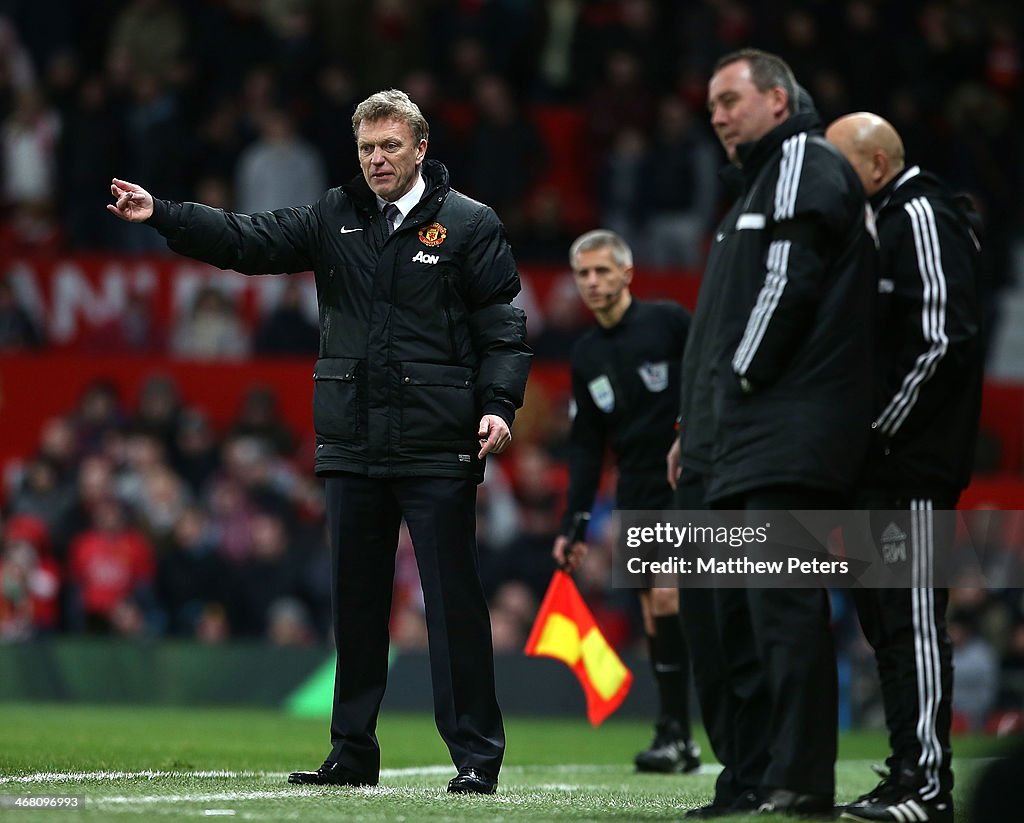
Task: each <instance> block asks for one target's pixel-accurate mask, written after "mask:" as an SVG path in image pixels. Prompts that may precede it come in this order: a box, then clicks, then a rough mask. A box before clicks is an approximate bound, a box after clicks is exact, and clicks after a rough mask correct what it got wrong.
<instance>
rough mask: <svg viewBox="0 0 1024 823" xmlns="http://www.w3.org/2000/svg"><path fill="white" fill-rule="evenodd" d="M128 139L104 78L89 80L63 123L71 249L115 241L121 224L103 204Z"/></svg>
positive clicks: (63, 190) (64, 200) (62, 178)
mask: <svg viewBox="0 0 1024 823" xmlns="http://www.w3.org/2000/svg"><path fill="white" fill-rule="evenodd" d="M112 124H117V127H115V128H112ZM124 143H125V135H124V127H123V115H122V113H121V112H120V111H118V110H116V109H115V108H114V106H113V105H112V104H111V101H110V93H109V88H108V86H107V84H106V81H105V80H104V78H103V77H101V76H99V75H91V76H89V77H87V78H85V79H84V80H83V81H82V82H81V84H80V85H79V86H78V89H77V94H76V99H75V101H74V103H73V104H72V105H71V106H70V108H69V110H68V111H67V113H66V118H65V121H64V123H63V124H62V126H61V130H60V147H59V151H58V173H59V183H60V198H59V205H60V208H61V211H62V213H63V218H64V230H65V239H66V241H67V244H68V245H69V246H70V247H71V248H74V249H109V248H112V247H114V246H115V245H116V243H117V240H116V238H117V235H118V234H119V233H120V231H121V227H120V224H119V223H118V221H116V220H110V216H109V215H108V214H107V213H106V210H105V209H104V208H103V206H104V204H105V203H106V202H107V199H108V197H107V192H108V187H109V185H110V179H111V178H112V177H113V175H114V167H115V165H116V164H117V163H118V162H119V161H120V159H121V158H122V157H124V156H125V151H126V149H125V145H124Z"/></svg>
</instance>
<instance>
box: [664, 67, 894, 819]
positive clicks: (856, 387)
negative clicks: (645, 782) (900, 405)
mask: <svg viewBox="0 0 1024 823" xmlns="http://www.w3.org/2000/svg"><path fill="white" fill-rule="evenodd" d="M797 100H798V86H797V84H796V81H795V79H794V78H793V74H792V72H791V71H790V69H789V67H788V66H787V65H786V64H785V62H784V61H782V60H781V59H779V58H778V57H776V56H774V55H771V54H767V53H765V52H761V51H758V50H754V49H745V50H743V51H739V52H734V53H732V54H729V55H727V56H725V57H723V58H722V59H721V60H720V61H719V63H718V65H717V66H716V68H715V72H714V74H713V76H712V78H711V81H710V83H709V87H708V106H709V109H710V112H711V124H712V126H713V127H714V129H715V132H716V133H717V134H718V137H719V140H720V141H721V143H722V145H723V147H724V148H725V151H726V154H727V155H728V157H729V160H730V161H732V163H733V164H734V165H735V166H737V167H738V170H739V173H738V174H737V175H736V176H737V178H738V182H739V183H740V187H741V194H740V197H739V198H738V199H737V201H736V203H735V204H734V205H733V207H732V209H731V210H730V211H729V213H728V214H727V215H726V216H725V218H724V219H723V220H722V222H721V223H720V225H719V227H718V230H717V233H716V235H715V238H714V242H713V244H712V247H711V252H710V255H709V257H708V262H707V266H706V269H705V274H704V280H703V283H702V286H701V292H700V295H699V298H698V302H697V309H696V312H695V315H694V321H693V327H692V329H691V333H690V343H689V344H688V346H687V351H686V355H685V357H684V363H683V400H684V402H683V409H682V415H681V426H682V448H681V461H682V467H683V475H684V477H685V475H686V473H687V472H693V473H696V474H699V475H701V476H702V477H703V480H704V482H705V484H706V489H705V493H706V500H707V502H708V503H709V504H710V505H712V506H714V507H716V508H720V509H736V510H747V511H756V510H771V509H786V510H799V509H842V508H845V507H846V506H847V500H848V495H850V494H851V493H852V492H853V490H854V485H855V481H856V477H857V472H858V469H859V466H860V461H861V458H862V455H863V451H864V447H865V441H866V438H867V423H868V420H869V419H870V411H871V409H870V396H871V364H870V353H871V348H870V344H871V340H870V331H871V323H872V305H873V304H872V300H873V293H874V290H875V286H874V279H873V278H874V265H875V263H874V255H875V248H874V244H873V242H872V239H871V237H870V235H869V232H868V228H867V226H866V220H865V201H864V192H863V190H862V189H861V186H860V185H859V182H858V180H857V177H856V175H855V174H853V173H852V169H850V167H849V164H847V163H846V162H845V160H844V158H843V157H842V155H841V154H839V152H838V151H836V150H835V148H834V147H833V146H831V145H830V144H829V143H827V142H826V141H825V140H824V139H823V137H822V136H821V135H820V127H819V122H818V118H817V116H816V114H814V113H813V112H804V111H801V110H800V109H799V108H798V105H797ZM686 594H687V593H686V592H684V593H683V598H684V600H685V598H686ZM687 616H688V613H687ZM709 620H710V625H708V626H706V627H704V629H705V633H706V634H707V635H713V634H714V633H715V632H717V633H718V635H719V636H720V638H721V642H722V644H723V646H724V648H725V649H726V650H727V651H726V657H727V658H729V659H727V660H725V661H723V663H722V665H721V667H720V669H719V673H718V674H719V676H720V677H722V678H723V684H722V690H723V691H727V692H728V693H729V694H730V695H731V696H732V697H733V698H735V700H736V701H737V702H738V704H739V705H740V707H741V709H742V707H743V703H744V701H745V700H746V696H747V695H750V694H752V693H753V692H754V691H755V686H756V680H757V679H759V678H762V677H763V678H766V682H767V685H766V688H767V693H768V703H769V708H768V712H767V718H766V720H765V722H766V723H767V730H766V734H767V741H768V743H767V763H766V764H764V767H763V771H762V772H761V774H760V779H759V785H758V786H757V787H756V792H757V794H756V800H748V799H746V798H745V796H741V797H729V796H723V797H719V796H716V798H715V801H714V802H713V803H712V804H711V805H710V806H709V807H706V808H705V809H701V810H694V813H695V816H700V817H713V816H719V815H723V814H727V813H729V808H730V803H733V804H735V803H740V804H741V806H740V808H736V809H735V810H736V811H739V810H741V808H748V809H749V808H750V807H751V806H753V807H754V808H756V809H759V810H761V811H764V812H780V813H783V814H791V815H816V814H821V815H831V813H832V802H833V796H834V790H835V776H834V763H835V756H836V743H837V741H836V737H837V733H836V724H837V717H836V715H837V685H836V671H835V656H834V650H833V645H832V637H831V633H830V630H829V604H828V598H827V594H826V592H825V590H824V589H820V588H801V589H781V588H764V589H754V588H751V589H747V590H746V591H745V592H744V593H741V595H740V596H739V597H738V598H736V597H734V598H732V599H731V601H730V611H729V613H728V614H727V613H725V612H724V611H718V610H716V611H714V612H712V613H711V615H710V618H709ZM751 638H752V640H751ZM733 644H735V646H736V648H737V649H743V650H744V653H746V650H747V649H748V647H749V646H751V645H752V647H753V651H754V654H753V655H747V657H748V658H749V657H753V661H750V660H749V659H747V660H744V661H743V664H742V665H741V664H740V663H739V662H738V661H737V660H736V659H733V655H734V652H733ZM694 661H695V677H696V678H697V679H698V681H699V680H700V679H701V677H702V675H701V673H700V672H699V671H696V669H698V668H699V667H700V665H701V655H700V654H699V653H698V654H695V656H694ZM750 662H753V663H754V665H752V666H751V665H747V664H748V663H750ZM758 664H759V665H758ZM699 691H700V693H701V694H702V695H703V694H704V689H700V688H699ZM702 711H704V712H705V714H706V713H707V708H706V707H702ZM756 742H757V741H753V740H752V741H746V740H718V741H717V742H716V741H715V740H714V739H713V740H712V743H713V745H714V746H715V751H716V753H717V752H718V751H719V750H720V749H722V750H723V751H730V750H731V751H734V752H742V751H743V749H744V748H745V747H746V746H747V745H754V744H755V743H756ZM725 765H726V766H727V767H730V766H731V765H734V764H729V763H726V764H725ZM755 777H756V775H755Z"/></svg>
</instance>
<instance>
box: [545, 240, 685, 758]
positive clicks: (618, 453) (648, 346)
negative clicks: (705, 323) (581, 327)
mask: <svg viewBox="0 0 1024 823" xmlns="http://www.w3.org/2000/svg"><path fill="white" fill-rule="evenodd" d="M569 263H570V265H571V266H572V269H573V274H574V275H575V277H576V286H577V287H578V288H579V291H580V296H581V297H582V298H583V302H584V303H585V304H586V306H587V308H588V309H590V310H591V311H592V312H593V313H594V317H595V319H596V320H597V325H596V326H595V327H594V328H593V329H591V330H590V331H588V332H587V333H586V334H584V335H583V336H582V337H581V338H580V339H579V340H578V341H577V343H576V345H575V346H574V347H573V350H572V393H573V403H574V407H575V414H574V416H573V421H572V434H571V438H570V442H571V451H570V455H569V496H568V501H567V505H566V509H565V518H564V519H563V522H562V530H561V534H560V536H559V537H558V538H557V539H556V540H555V545H554V547H553V549H552V555H553V556H554V558H555V560H556V561H557V562H558V563H559V564H562V565H564V566H565V567H566V568H567V569H568V570H570V571H571V570H572V569H573V568H575V566H576V565H577V563H578V562H579V560H580V559H581V558H582V556H583V554H584V553H585V552H586V550H587V545H586V543H585V542H582V541H580V542H576V543H573V544H571V545H570V538H569V536H570V534H571V531H572V522H573V519H574V517H575V516H576V514H578V513H580V512H589V511H590V509H591V507H592V506H593V505H594V497H595V495H596V494H597V489H598V486H599V485H600V482H601V466H602V464H603V462H604V454H605V449H606V447H607V446H609V445H610V446H611V451H612V453H613V454H614V456H615V460H616V465H617V468H618V472H619V479H618V486H617V488H616V493H615V503H616V506H617V507H618V508H619V509H639V510H662V509H670V508H672V489H671V487H670V486H669V484H668V483H667V482H666V481H665V470H664V462H663V461H664V456H665V449H666V448H667V447H668V445H669V444H670V443H671V442H672V440H673V439H674V438H675V419H676V413H677V401H676V398H677V397H678V396H679V368H680V363H681V361H682V358H683V349H684V347H685V346H686V334H687V331H688V330H689V327H690V313H689V312H688V311H686V309H684V308H683V307H682V306H680V305H677V304H676V303H667V302H657V303H648V302H642V301H639V300H634V299H633V296H632V294H631V293H630V290H629V286H630V283H631V282H632V280H633V252H632V250H631V249H630V247H629V246H628V245H627V244H626V242H625V240H623V239H622V238H621V237H620V236H619V235H617V234H616V233H615V232H612V231H607V230H604V229H597V230H595V231H590V232H587V233H586V234H584V235H581V236H580V237H578V238H576V240H575V241H574V242H573V244H572V246H571V248H570V249H569ZM640 605H641V610H642V612H643V621H644V633H645V634H646V635H647V646H648V649H649V650H650V663H651V670H652V672H653V674H654V680H655V683H656V684H657V687H658V698H659V701H660V704H661V706H660V710H659V713H658V718H657V722H656V724H655V734H654V740H653V741H652V743H651V745H650V747H648V748H647V749H645V750H644V751H642V752H640V753H639V754H637V756H636V759H635V761H634V762H635V764H636V768H637V771H641V772H667V773H671V772H692V771H694V770H696V769H697V768H699V766H700V749H699V748H698V747H697V744H696V743H694V742H693V741H692V740H691V739H690V713H689V706H688V699H689V693H690V677H689V674H690V655H689V652H688V650H687V648H686V641H685V640H684V638H683V631H682V626H680V624H679V591H678V589H676V588H652V589H646V590H643V591H641V592H640Z"/></svg>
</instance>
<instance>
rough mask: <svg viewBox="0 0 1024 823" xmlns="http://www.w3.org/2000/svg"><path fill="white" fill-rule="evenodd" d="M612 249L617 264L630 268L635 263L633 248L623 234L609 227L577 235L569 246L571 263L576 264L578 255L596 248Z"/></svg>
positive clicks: (571, 264) (613, 258)
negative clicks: (610, 229) (620, 234)
mask: <svg viewBox="0 0 1024 823" xmlns="http://www.w3.org/2000/svg"><path fill="white" fill-rule="evenodd" d="M606 248H607V249H611V250H612V260H614V261H615V263H616V265H618V266H622V268H624V269H628V268H630V267H631V266H632V265H633V250H632V249H631V248H630V247H629V244H628V243H627V242H626V241H625V240H623V239H622V237H621V236H619V235H618V234H616V233H615V232H613V231H609V230H608V229H594V230H593V231H588V232H587V233H586V234H581V235H580V236H579V237H577V238H576V239H575V240H574V241H573V244H572V245H571V246H570V247H569V265H570V266H575V265H576V255H578V254H579V253H580V252H584V251H594V250H595V249H606Z"/></svg>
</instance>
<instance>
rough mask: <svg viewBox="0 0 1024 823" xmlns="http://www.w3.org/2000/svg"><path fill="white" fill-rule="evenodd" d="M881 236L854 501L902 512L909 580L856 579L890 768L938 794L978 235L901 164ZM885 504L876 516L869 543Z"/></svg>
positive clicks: (885, 519) (976, 345) (932, 185)
mask: <svg viewBox="0 0 1024 823" xmlns="http://www.w3.org/2000/svg"><path fill="white" fill-rule="evenodd" d="M871 205H872V208H873V209H874V212H875V220H876V224H877V228H878V237H879V244H880V255H881V268H880V279H879V295H878V304H879V318H878V336H877V350H876V363H877V365H876V369H877V373H878V390H877V393H876V407H875V416H874V422H873V423H872V425H871V440H870V443H869V448H868V455H867V460H866V463H865V466H864V473H863V477H862V490H861V501H860V502H861V505H862V506H864V507H866V508H872V509H881V510H889V511H894V510H898V509H905V510H906V511H907V515H906V517H905V519H901V520H900V522H899V523H898V524H897V525H898V526H899V528H900V529H901V530H902V531H903V533H904V534H905V535H906V536H907V538H908V539H907V543H906V545H907V547H908V550H909V551H908V555H907V557H906V559H905V560H903V561H897V562H906V563H911V564H912V566H911V569H912V575H911V581H912V587H911V588H903V589H871V590H860V589H855V590H854V598H855V602H856V604H857V610H858V615H859V616H860V620H861V625H862V627H863V629H864V633H865V635H866V637H867V638H868V640H869V641H870V643H871V644H872V646H873V647H874V649H875V655H876V659H877V662H878V671H879V677H880V680H881V683H882V696H883V700H884V704H885V715H886V724H887V725H888V727H889V737H890V744H891V749H892V753H891V756H890V758H889V766H890V769H892V770H893V772H894V773H895V774H898V775H899V777H900V780H901V781H902V782H903V783H904V784H905V785H906V786H907V787H909V788H912V789H916V790H917V791H918V792H919V793H920V794H921V796H922V797H923V799H925V800H931V799H932V798H934V797H936V795H938V794H940V793H946V792H948V791H949V790H950V788H951V787H952V784H953V777H952V774H951V772H950V745H949V731H950V719H951V718H950V699H951V691H952V685H953V683H952V679H953V673H952V649H951V644H950V640H949V636H948V635H947V633H946V606H947V604H948V601H949V592H948V589H947V588H945V587H942V586H939V587H936V586H935V585H934V584H933V576H934V575H935V571H936V567H940V568H941V566H942V565H943V561H944V560H946V558H947V556H948V553H949V550H950V549H951V547H952V538H953V528H954V523H953V520H952V516H951V515H950V514H944V515H940V514H939V512H941V511H946V512H949V511H950V510H952V509H954V508H955V506H956V502H957V499H958V498H959V496H960V492H961V491H962V490H963V488H964V487H965V486H966V485H967V483H968V480H969V479H970V472H971V464H972V461H973V456H974V445H975V441H976V438H977V431H978V416H979V411H980V407H981V385H982V372H983V351H982V334H981V325H982V320H981V318H982V310H981V297H980V294H979V285H980V244H979V240H978V237H977V234H976V233H975V231H974V229H973V228H972V226H973V225H974V221H973V218H974V216H975V215H974V214H973V213H972V212H970V211H969V210H968V209H966V208H965V206H964V204H963V203H962V202H961V201H960V200H959V199H958V198H956V197H954V196H953V195H952V194H951V193H950V192H949V191H948V190H947V189H946V188H945V187H944V186H943V184H942V183H941V182H940V181H939V180H938V179H937V178H936V177H934V176H933V175H931V174H928V173H925V172H922V171H921V170H920V169H919V168H918V167H916V166H915V167H913V168H910V169H907V170H906V171H904V172H903V173H902V174H900V175H899V176H897V177H896V178H895V179H894V180H892V181H891V182H890V183H889V184H888V185H887V186H886V187H885V188H883V189H882V190H881V191H879V192H878V193H877V194H876V195H875V196H874V197H872V199H871ZM890 519H891V518H890V516H888V515H886V516H880V517H879V518H878V522H877V523H874V522H873V526H874V527H875V530H876V534H874V535H873V537H874V539H875V540H876V541H877V545H881V543H882V539H881V531H882V530H884V529H886V528H889V527H890Z"/></svg>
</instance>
